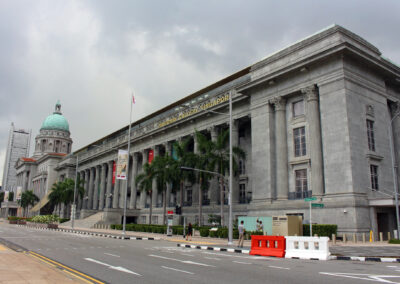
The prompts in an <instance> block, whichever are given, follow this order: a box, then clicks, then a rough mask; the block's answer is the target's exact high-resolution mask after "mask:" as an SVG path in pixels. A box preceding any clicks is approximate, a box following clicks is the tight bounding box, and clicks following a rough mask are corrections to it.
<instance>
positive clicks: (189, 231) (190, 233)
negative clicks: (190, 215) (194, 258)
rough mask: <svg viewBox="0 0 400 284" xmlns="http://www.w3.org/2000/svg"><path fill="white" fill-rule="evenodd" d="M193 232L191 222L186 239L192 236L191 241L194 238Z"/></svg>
mask: <svg viewBox="0 0 400 284" xmlns="http://www.w3.org/2000/svg"><path fill="white" fill-rule="evenodd" d="M192 233H193V228H192V223H189V226H188V231H187V234H186V240H189V238H190V240H189V241H191V240H192Z"/></svg>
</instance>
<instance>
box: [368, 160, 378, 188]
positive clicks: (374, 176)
mask: <svg viewBox="0 0 400 284" xmlns="http://www.w3.org/2000/svg"><path fill="white" fill-rule="evenodd" d="M369 168H370V171H371V188H372V189H373V190H379V185H378V166H375V165H370V166H369Z"/></svg>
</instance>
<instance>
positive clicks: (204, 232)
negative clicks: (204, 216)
mask: <svg viewBox="0 0 400 284" xmlns="http://www.w3.org/2000/svg"><path fill="white" fill-rule="evenodd" d="M209 231H210V229H209V228H200V236H202V237H208V235H209Z"/></svg>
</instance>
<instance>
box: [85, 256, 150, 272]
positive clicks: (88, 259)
mask: <svg viewBox="0 0 400 284" xmlns="http://www.w3.org/2000/svg"><path fill="white" fill-rule="evenodd" d="M84 259H85V260H87V261H91V262H94V263H97V264H100V265H104V266H107V267H108V268H111V269H114V270H118V271H122V272H126V273H130V274H134V275H137V276H142V275H140V274H139V273H136V272H133V271H131V270H128V269H126V268H124V267H121V266H112V265H110V264H107V263H104V262H101V261H98V260H95V259H93V258H84Z"/></svg>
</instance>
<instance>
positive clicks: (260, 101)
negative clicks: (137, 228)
mask: <svg viewBox="0 0 400 284" xmlns="http://www.w3.org/2000/svg"><path fill="white" fill-rule="evenodd" d="M229 94H232V101H233V110H232V113H233V124H232V127H233V138H232V143H233V145H234V146H240V147H241V148H242V149H243V150H244V151H245V153H246V158H245V159H242V160H240V161H239V168H240V173H239V175H237V176H235V178H234V184H233V188H232V197H233V198H232V204H233V215H234V216H233V217H234V219H235V218H237V217H238V216H281V215H300V216H303V220H304V222H305V223H307V222H309V220H310V217H309V203H308V202H306V201H305V200H304V199H305V198H307V197H311V196H313V197H316V198H317V201H316V202H318V203H323V204H324V207H323V208H318V209H314V210H313V212H314V213H313V216H312V220H313V222H315V223H319V224H337V225H338V229H339V232H342V233H343V232H344V233H346V232H347V233H349V232H354V233H362V232H368V231H369V230H371V229H372V230H374V231H375V232H377V231H380V232H389V231H393V229H394V228H395V227H396V218H395V206H394V198H393V196H394V193H393V192H394V179H398V177H399V173H400V172H399V169H398V168H397V167H395V174H393V166H392V159H394V164H395V165H396V164H397V161H399V159H400V118H399V116H398V114H399V111H400V108H399V101H400V67H399V66H397V65H395V64H393V63H392V62H390V61H389V60H388V59H385V58H384V57H382V54H381V53H380V51H379V50H378V49H377V48H376V47H375V46H373V45H372V44H370V43H369V42H367V41H366V40H364V39H362V38H361V37H359V36H357V35H356V34H354V33H352V32H350V31H348V30H346V29H344V28H342V27H340V26H337V25H334V26H331V27H328V28H327V29H325V30H323V31H321V32H319V33H317V34H314V35H312V36H310V37H308V38H305V39H303V40H301V41H299V42H297V43H295V44H294V45H292V46H290V47H288V48H285V49H283V50H281V51H278V52H276V53H274V54H273V55H271V56H268V57H266V58H265V59H263V60H261V61H259V62H257V63H255V64H253V65H251V66H248V67H246V68H245V69H243V70H241V71H239V72H237V73H235V74H232V75H230V76H228V77H226V78H224V79H222V80H220V81H218V82H216V83H214V84H212V85H210V86H208V87H205V88H204V89H202V90H199V91H198V92H196V93H194V94H191V95H189V96H187V97H185V98H183V99H181V100H179V101H177V102H175V103H173V104H171V105H169V106H166V107H165V108H163V109H161V110H159V111H157V112H155V113H153V114H151V115H149V116H147V117H145V118H143V119H141V120H139V121H136V122H134V123H133V124H132V131H131V139H130V140H131V146H130V159H129V161H130V166H129V169H130V172H129V179H128V181H122V180H116V181H115V183H114V182H113V168H114V164H115V162H116V159H117V149H126V148H127V141H128V126H126V127H124V128H122V129H120V130H117V131H115V132H113V133H111V134H109V135H108V136H106V137H104V138H102V139H100V140H98V141H94V142H93V143H91V145H88V146H87V147H84V148H82V149H79V150H77V151H76V152H74V153H73V154H70V155H68V156H66V157H65V158H64V159H63V160H62V161H61V162H60V163H59V164H58V166H57V167H56V168H55V169H56V171H57V172H58V176H59V178H64V177H74V169H75V166H76V159H77V158H78V159H79V166H78V169H77V170H78V175H79V177H80V178H81V179H83V180H84V181H85V184H84V187H85V196H84V198H83V199H81V200H79V203H78V216H79V218H85V217H87V216H90V215H93V214H95V213H97V214H99V215H101V218H99V222H104V223H120V222H121V220H122V214H123V209H122V208H123V207H124V196H125V189H126V182H127V183H128V187H127V188H128V192H127V196H128V202H127V204H128V210H127V216H128V220H130V221H132V222H136V223H148V222H149V213H150V212H149V211H150V207H152V212H153V217H152V218H153V219H152V220H151V221H152V223H153V224H154V223H155V224H161V223H162V222H163V210H162V204H163V194H162V192H160V191H159V190H158V188H157V186H156V184H154V186H153V192H152V201H153V202H152V204H150V196H148V195H147V194H146V193H145V192H140V191H139V190H138V189H137V187H136V185H135V182H134V181H135V178H136V176H137V175H138V174H139V173H141V172H142V169H143V165H144V164H145V163H147V162H148V161H149V160H151V159H152V158H153V157H155V156H157V155H173V146H172V145H173V143H175V142H176V141H180V140H181V139H190V141H191V142H190V145H189V147H188V149H187V150H188V151H193V152H197V142H196V139H194V134H195V131H200V132H201V133H203V134H204V135H206V136H207V137H208V138H209V139H211V140H215V139H216V138H217V136H218V133H220V132H221V131H223V130H225V129H227V128H228V127H229V117H228V116H227V115H225V114H218V113H216V112H219V113H227V111H228V110H227V107H228V101H229ZM211 111H212V112H211ZM391 137H393V143H394V145H393V148H392V145H391ZM42 145H43V144H42ZM93 146H94V147H93ZM198 193H199V187H198V185H197V184H190V183H186V184H185V186H184V190H183V191H182V192H180V191H176V192H173V191H172V190H171V189H170V188H169V189H167V192H166V195H165V196H166V197H165V198H166V202H167V206H168V210H173V209H174V207H175V205H182V206H183V207H182V213H183V214H184V215H185V216H186V217H187V220H188V221H190V222H192V223H193V222H194V223H197V222H198V221H199V220H198V218H199V215H198V207H199V204H198V203H199V194H198ZM181 195H182V199H183V203H182V204H179V203H180V200H181ZM202 200H203V202H202V208H203V220H202V223H204V224H207V222H208V215H210V214H214V215H219V208H220V206H219V204H220V203H226V197H224V196H220V194H219V190H218V183H217V181H216V180H215V179H214V180H212V181H211V182H210V185H209V188H208V189H207V190H205V191H204V193H203V196H202ZM224 215H225V220H227V216H228V207H227V206H225V213H224Z"/></svg>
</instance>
